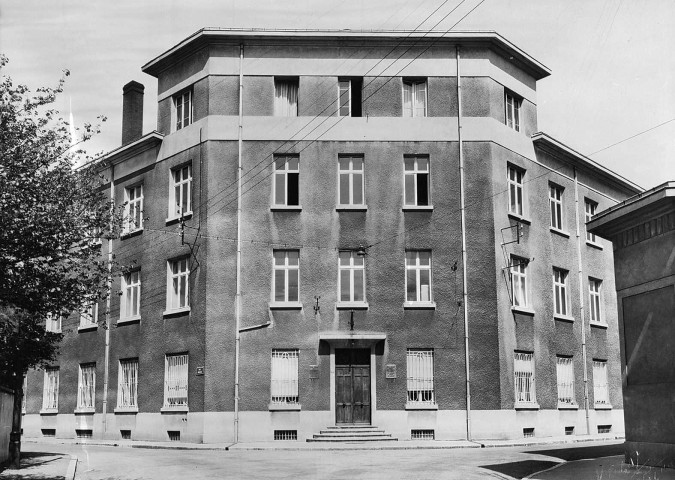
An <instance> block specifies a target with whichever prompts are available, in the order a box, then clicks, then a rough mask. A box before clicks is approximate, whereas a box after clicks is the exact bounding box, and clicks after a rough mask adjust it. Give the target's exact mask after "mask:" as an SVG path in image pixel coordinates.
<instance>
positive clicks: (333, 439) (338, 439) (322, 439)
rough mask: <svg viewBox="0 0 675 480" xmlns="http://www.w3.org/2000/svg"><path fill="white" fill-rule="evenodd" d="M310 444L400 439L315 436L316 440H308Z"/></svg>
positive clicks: (386, 436)
mask: <svg viewBox="0 0 675 480" xmlns="http://www.w3.org/2000/svg"><path fill="white" fill-rule="evenodd" d="M307 441H308V442H356V443H361V442H396V441H398V438H394V437H392V436H391V435H378V436H372V437H362V436H350V437H323V436H319V435H314V438H308V439H307Z"/></svg>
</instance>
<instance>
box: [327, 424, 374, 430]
mask: <svg viewBox="0 0 675 480" xmlns="http://www.w3.org/2000/svg"><path fill="white" fill-rule="evenodd" d="M326 428H327V429H330V430H368V429H372V428H377V426H375V425H365V424H364V425H335V426H328V427H326Z"/></svg>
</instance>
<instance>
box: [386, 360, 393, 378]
mask: <svg viewBox="0 0 675 480" xmlns="http://www.w3.org/2000/svg"><path fill="white" fill-rule="evenodd" d="M384 376H385V378H396V365H394V364H392V363H390V364H389V365H387V367H386V368H385V370H384Z"/></svg>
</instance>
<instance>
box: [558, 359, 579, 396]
mask: <svg viewBox="0 0 675 480" xmlns="http://www.w3.org/2000/svg"><path fill="white" fill-rule="evenodd" d="M557 360H558V362H557V365H556V370H557V374H558V406H566V405H567V406H569V405H576V402H575V399H574V362H573V361H572V357H557Z"/></svg>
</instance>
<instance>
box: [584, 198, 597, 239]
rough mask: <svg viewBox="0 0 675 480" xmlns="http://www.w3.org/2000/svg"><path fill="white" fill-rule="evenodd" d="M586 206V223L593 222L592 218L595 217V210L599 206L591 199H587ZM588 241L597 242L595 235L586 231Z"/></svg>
mask: <svg viewBox="0 0 675 480" xmlns="http://www.w3.org/2000/svg"><path fill="white" fill-rule="evenodd" d="M584 204H585V209H586V223H588V222H590V221H591V217H592V216H593V215H595V210H596V208H597V207H598V204H597V203H595V202H592V201H591V200H589V199H586V200H585V201H584ZM586 240H587V241H589V242H595V234H594V233H590V232H589V231H588V230H586Z"/></svg>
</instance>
